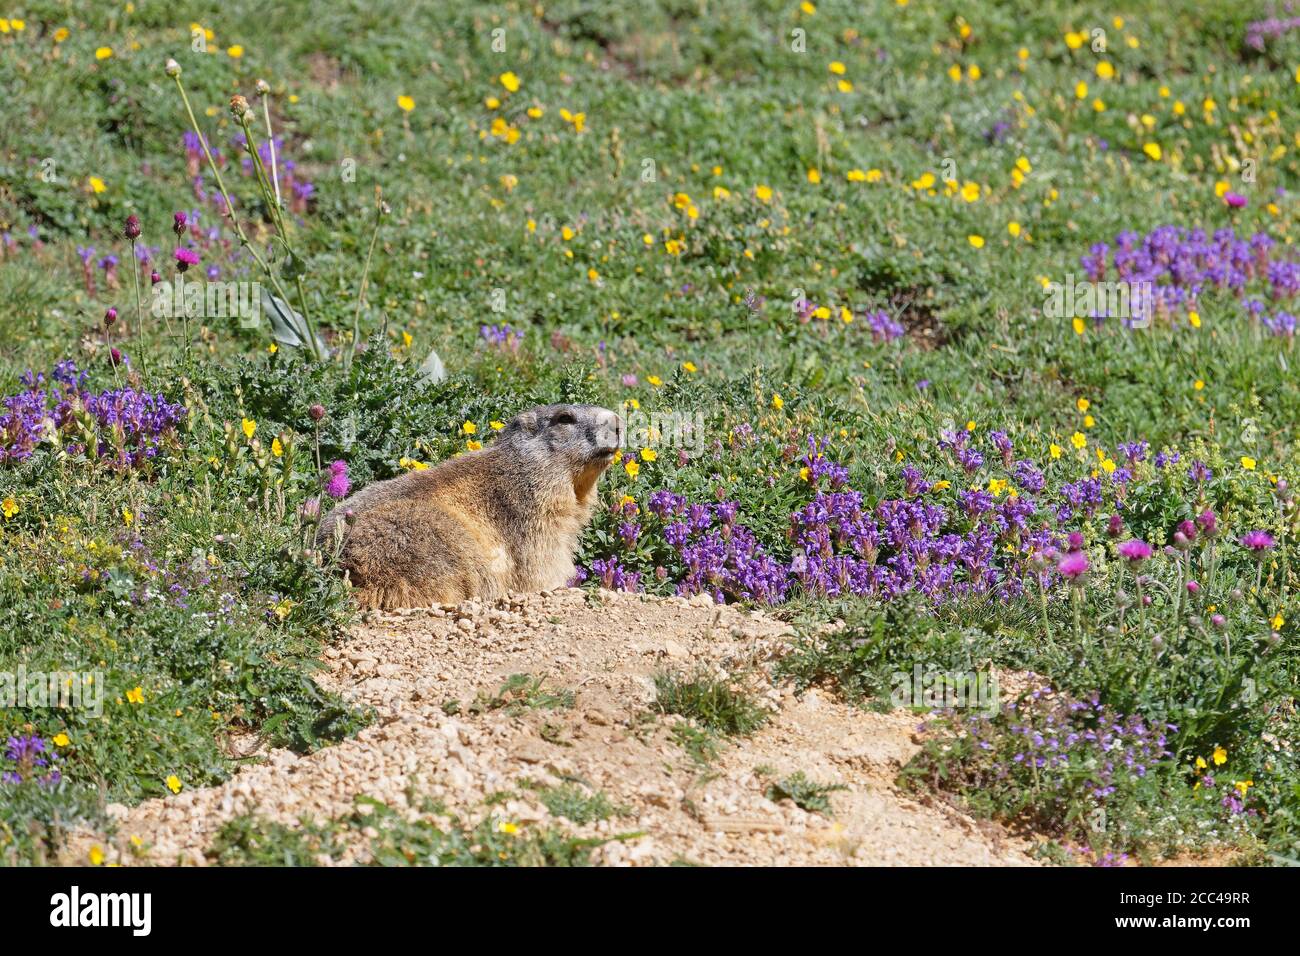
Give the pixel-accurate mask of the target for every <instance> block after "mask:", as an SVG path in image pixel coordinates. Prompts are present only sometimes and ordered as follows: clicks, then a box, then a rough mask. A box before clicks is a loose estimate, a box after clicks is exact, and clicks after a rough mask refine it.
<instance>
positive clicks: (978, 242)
mask: <svg viewBox="0 0 1300 956" xmlns="http://www.w3.org/2000/svg"><path fill="white" fill-rule="evenodd" d="M966 241H967V242H969V243H970V244H971V245H972V246H974V247H975V248H976V249H983V248H984V237H983V236H977V235H973V234H972V235H969V236H967V237H966Z"/></svg>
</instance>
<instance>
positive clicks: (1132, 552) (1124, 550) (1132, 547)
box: [1116, 538, 1151, 565]
mask: <svg viewBox="0 0 1300 956" xmlns="http://www.w3.org/2000/svg"><path fill="white" fill-rule="evenodd" d="M1116 550H1117V551H1119V553H1120V556H1121V557H1124V558H1127V559H1128V562H1129V564H1133V565H1137V564H1141V563H1142V562H1143V561H1145V560H1146V559H1147V558H1149V557H1151V545H1149V544H1147V543H1146V542H1145V541H1143V540H1141V539H1140V538H1130V539H1129V540H1128V541H1125V542H1124V543H1123V544H1121V545H1120V546H1119V547H1118V548H1117V549H1116Z"/></svg>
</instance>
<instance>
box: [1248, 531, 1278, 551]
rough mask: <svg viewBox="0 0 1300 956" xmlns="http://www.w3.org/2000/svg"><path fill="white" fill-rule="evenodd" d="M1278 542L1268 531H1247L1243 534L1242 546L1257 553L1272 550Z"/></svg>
mask: <svg viewBox="0 0 1300 956" xmlns="http://www.w3.org/2000/svg"><path fill="white" fill-rule="evenodd" d="M1276 543H1277V542H1275V541H1274V540H1273V536H1272V535H1271V534H1269V533H1268V532H1267V531H1247V532H1246V533H1245V534H1243V535H1242V536H1241V546H1242V547H1243V548H1245V549H1247V550H1248V551H1254V552H1255V553H1257V554H1258V553H1260V552H1262V551H1269V550H1271V549H1272V548H1273V546H1274V544H1276Z"/></svg>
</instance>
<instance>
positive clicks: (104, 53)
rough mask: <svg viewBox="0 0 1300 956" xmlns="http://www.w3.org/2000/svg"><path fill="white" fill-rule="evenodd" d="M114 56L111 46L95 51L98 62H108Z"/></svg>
mask: <svg viewBox="0 0 1300 956" xmlns="http://www.w3.org/2000/svg"><path fill="white" fill-rule="evenodd" d="M112 55H113V48H112V47H111V46H101V47H100V48H99V49H98V50H96V51H95V59H96V60H107V59H108V58H109V57H110V56H112Z"/></svg>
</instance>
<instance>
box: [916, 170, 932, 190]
mask: <svg viewBox="0 0 1300 956" xmlns="http://www.w3.org/2000/svg"><path fill="white" fill-rule="evenodd" d="M933 185H934V173H922V174H921V175H920V176H918V177H916V179H913V180H912V188H913V189H929V188H930V187H931V186H933Z"/></svg>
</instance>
